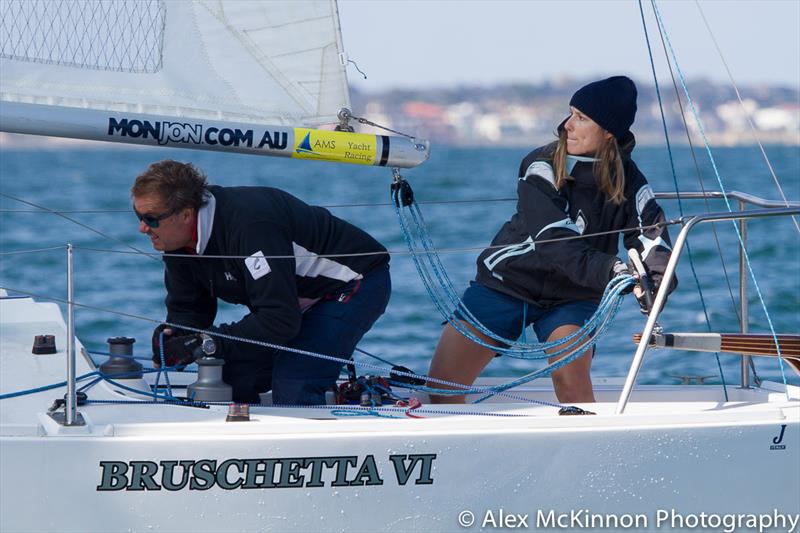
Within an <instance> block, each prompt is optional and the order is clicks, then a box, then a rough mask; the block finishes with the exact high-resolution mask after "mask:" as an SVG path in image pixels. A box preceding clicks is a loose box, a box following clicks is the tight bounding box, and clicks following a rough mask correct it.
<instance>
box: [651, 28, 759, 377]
mask: <svg viewBox="0 0 800 533" xmlns="http://www.w3.org/2000/svg"><path fill="white" fill-rule="evenodd" d="M659 37H660V38H661V47H662V49H663V50H664V56H665V58H666V62H667V67H668V68H669V74H670V78H671V79H672V86H673V88H674V90H675V101H676V102H677V104H678V109H679V111H680V116H681V124H682V125H683V130H684V132H685V133H686V142H687V143H688V144H689V153H690V154H691V156H692V163H693V165H694V169H695V175H696V176H697V182H698V184H699V185H700V191H701V193H702V194H703V203H704V204H705V207H706V212H707V213H710V212H711V204H710V203H709V201H708V198H706V188H705V182H704V179H703V174H702V172H701V171H700V164H699V162H698V161H697V154H696V152H695V146H694V142H693V141H692V135H691V133H690V132H689V126H688V124H687V123H686V120H684V119H683V117H684V116H685V111H684V108H683V101H682V100H681V97H680V94H679V91H678V83H677V81H676V80H675V72H674V71H673V69H672V63H671V62H670V60H669V56H668V55H667V46H666V43H665V42H664V35H663V34H662V33H661V32H660V31H659ZM711 234H712V235H713V236H714V244H715V246H716V248H717V255H718V256H719V261H720V264H721V266H722V275H723V279H725V285H726V287H727V289H728V295H729V296H730V301H731V308H732V309H733V314H734V315H735V316H736V320H737V322H739V323H740V324H741V323H742V316H741V315H740V314H739V307H738V306H737V305H736V297H735V296H734V295H733V287H732V286H731V280H730V275H729V274H728V267H727V264H726V262H725V256H724V254H723V253H722V245H721V244H720V241H719V235H718V234H717V223H716V222H711ZM706 324H708V320H707V321H706ZM750 369H751V371H752V372H753V379H754V381H755V383H756V384H760V382H761V379H760V378H759V377H758V372H757V371H756V365H755V360H754V358H752V357H751V358H750Z"/></svg>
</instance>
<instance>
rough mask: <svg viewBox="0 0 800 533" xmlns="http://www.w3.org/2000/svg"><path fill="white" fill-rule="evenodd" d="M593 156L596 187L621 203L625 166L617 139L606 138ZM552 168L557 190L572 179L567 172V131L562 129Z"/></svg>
mask: <svg viewBox="0 0 800 533" xmlns="http://www.w3.org/2000/svg"><path fill="white" fill-rule="evenodd" d="M594 157H595V161H594V177H595V178H594V179H595V183H597V188H598V189H600V191H602V192H603V193H604V194H605V195H606V197H607V198H608V199H609V200H610V201H612V202H613V203H614V204H616V205H619V204H621V203H622V202H624V201H625V195H624V194H623V193H624V191H625V168H624V167H623V165H622V154H621V150H620V146H619V143H617V139H616V138H615V137H613V136H611V137H610V138H608V139H606V140H605V141H604V142H603V144H602V145H601V146H600V148H599V149H598V150H597V153H596V154H595V155H594ZM553 170H554V171H555V174H556V188H557V189H559V190H561V187H563V186H564V185H565V184H566V182H567V181H570V180H572V179H573V177H572V176H570V175H569V173H568V172H567V132H566V130H564V129H562V130H561V131H560V132H559V134H558V143H556V147H555V151H554V152H553Z"/></svg>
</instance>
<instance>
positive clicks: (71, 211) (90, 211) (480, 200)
mask: <svg viewBox="0 0 800 533" xmlns="http://www.w3.org/2000/svg"><path fill="white" fill-rule="evenodd" d="M516 201H517V199H516V198H468V199H464V200H427V201H424V202H419V203H420V204H422V205H434V204H483V203H487V202H516ZM315 205H316V207H324V208H325V209H336V208H341V207H391V206H392V204H391V203H390V202H372V203H357V204H315ZM48 212H50V213H54V214H58V213H68V214H104V213H127V214H130V212H131V210H130V209H68V210H64V209H58V210H56V209H52V210H49V211H48ZM0 213H41V210H40V209H0Z"/></svg>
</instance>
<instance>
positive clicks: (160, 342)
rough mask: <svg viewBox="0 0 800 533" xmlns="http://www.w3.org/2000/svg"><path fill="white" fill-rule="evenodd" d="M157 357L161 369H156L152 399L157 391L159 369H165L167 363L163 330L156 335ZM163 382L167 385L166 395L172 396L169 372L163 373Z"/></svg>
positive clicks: (159, 375) (159, 376)
mask: <svg viewBox="0 0 800 533" xmlns="http://www.w3.org/2000/svg"><path fill="white" fill-rule="evenodd" d="M158 356H159V358H160V359H161V368H159V369H158V374H157V375H156V386H155V387H154V388H153V397H154V398H155V392H156V391H157V390H158V382H159V380H160V379H161V369H162V368H166V366H167V363H166V361H165V359H164V330H163V329H162V330H161V331H160V332H159V334H158ZM164 380H165V381H166V383H167V394H168V395H169V396H172V384H171V383H170V382H169V372H165V373H164Z"/></svg>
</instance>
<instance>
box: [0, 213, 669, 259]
mask: <svg viewBox="0 0 800 533" xmlns="http://www.w3.org/2000/svg"><path fill="white" fill-rule="evenodd" d="M684 222H685V221H684V220H683V219H680V218H678V219H672V220H665V221H664V222H659V223H657V224H650V225H646V226H635V227H630V228H622V229H615V230H608V231H597V232H594V233H584V234H583V235H574V236H572V235H570V236H564V237H556V238H552V239H539V240H536V241H532V242H533V243H534V244H549V243H554V242H560V241H571V240H575V239H586V238H590V237H598V236H602V235H613V234H615V233H624V232H626V231H639V229H651V228H660V227H666V226H676V225H682V224H683V223H684ZM505 246H506V245H493V246H470V247H463V248H441V249H439V250H437V251H436V252H434V251H430V252H421V251H417V252H416V253H421V254H424V253H430V254H433V253H442V252H448V253H460V252H475V251H483V250H494V249H499V248H504V247H505ZM73 249H74V250H84V251H87V252H102V253H116V254H134V255H149V256H152V257H156V258H161V257H181V258H183V259H247V258H248V257H250V256H249V255H188V254H169V253H160V252H141V253H137V252H128V251H126V250H109V249H107V248H92V247H88V246H73ZM3 253H4V252H0V255H2V254H3ZM413 253H415V252H410V251H409V250H386V251H380V252H358V253H350V254H309V255H306V254H297V255H265V256H263V257H264V259H302V258H305V257H321V258H337V257H364V256H370V255H412V254H413Z"/></svg>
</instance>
